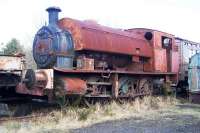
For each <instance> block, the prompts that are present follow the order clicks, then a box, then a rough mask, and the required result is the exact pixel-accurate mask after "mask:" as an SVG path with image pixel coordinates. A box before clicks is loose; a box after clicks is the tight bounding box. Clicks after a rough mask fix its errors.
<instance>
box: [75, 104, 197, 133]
mask: <svg viewBox="0 0 200 133" xmlns="http://www.w3.org/2000/svg"><path fill="white" fill-rule="evenodd" d="M179 106H180V109H181V110H182V111H185V110H188V109H189V110H190V109H194V110H195V111H198V112H200V106H199V105H192V104H188V105H179ZM161 113H162V112H161ZM163 113H165V112H163ZM161 116H162V114H158V116H157V117H155V118H150V119H149V118H147V119H144V118H130V119H124V120H120V121H109V122H105V123H99V124H95V125H92V126H90V127H86V128H80V129H74V130H71V132H72V133H200V118H199V117H195V115H194V114H191V115H188V114H181V113H175V114H174V113H172V115H171V113H168V114H167V115H164V116H162V117H161Z"/></svg>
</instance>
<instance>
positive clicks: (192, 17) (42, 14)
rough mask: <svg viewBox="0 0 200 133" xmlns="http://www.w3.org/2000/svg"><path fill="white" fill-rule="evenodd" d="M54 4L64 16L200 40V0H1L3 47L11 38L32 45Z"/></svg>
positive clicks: (0, 34)
mask: <svg viewBox="0 0 200 133" xmlns="http://www.w3.org/2000/svg"><path fill="white" fill-rule="evenodd" d="M50 6H58V7H60V8H61V9H62V12H61V13H60V14H59V17H60V18H63V17H70V18H74V19H79V20H95V21H96V22H98V23H99V24H102V25H105V26H110V27H114V28H120V29H129V28H152V29H157V30H161V31H164V32H167V33H171V34H174V35H175V36H177V37H181V38H185V39H189V40H191V41H195V42H200V8H199V7H200V0H0V17H1V19H0V48H1V47H3V46H4V45H5V44H6V43H7V42H8V41H9V40H11V38H17V39H18V40H19V41H20V43H21V44H22V45H24V46H25V47H32V41H33V39H34V35H35V33H36V32H37V30H38V29H39V28H40V27H41V26H43V25H44V24H45V23H47V22H48V14H47V12H46V11H45V9H46V8H48V7H50ZM2 43H3V45H2Z"/></svg>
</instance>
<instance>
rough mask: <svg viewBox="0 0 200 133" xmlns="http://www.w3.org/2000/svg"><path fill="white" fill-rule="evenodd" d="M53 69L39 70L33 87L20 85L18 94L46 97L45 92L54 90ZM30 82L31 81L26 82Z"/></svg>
mask: <svg viewBox="0 0 200 133" xmlns="http://www.w3.org/2000/svg"><path fill="white" fill-rule="evenodd" d="M53 78H54V77H53V69H38V70H36V71H35V80H34V81H31V82H34V83H33V85H32V86H31V87H30V88H28V87H27V86H26V84H25V83H19V84H18V86H17V87H16V92H17V93H21V94H30V95H36V96H44V95H45V94H44V91H45V90H52V89H53ZM26 82H29V81H26Z"/></svg>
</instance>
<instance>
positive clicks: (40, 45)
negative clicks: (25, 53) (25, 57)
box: [33, 7, 73, 68]
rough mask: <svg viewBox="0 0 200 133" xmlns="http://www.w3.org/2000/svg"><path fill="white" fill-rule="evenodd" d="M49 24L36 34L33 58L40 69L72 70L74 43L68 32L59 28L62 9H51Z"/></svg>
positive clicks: (49, 11)
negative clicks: (62, 68) (59, 14)
mask: <svg viewBox="0 0 200 133" xmlns="http://www.w3.org/2000/svg"><path fill="white" fill-rule="evenodd" d="M46 11H47V12H48V13H49V24H48V26H43V27H42V28H41V29H39V31H38V32H37V33H36V35H35V38H34V42H33V57H34V60H35V62H36V64H37V66H38V68H51V67H53V66H56V67H65V68H70V67H71V65H72V63H71V62H72V61H71V60H72V59H71V57H72V56H73V41H72V37H71V35H70V33H69V32H68V31H66V30H65V31H64V30H61V29H60V28H59V27H58V26H57V22H58V13H59V12H61V9H60V8H58V7H50V8H48V9H46Z"/></svg>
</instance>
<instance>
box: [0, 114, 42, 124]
mask: <svg viewBox="0 0 200 133" xmlns="http://www.w3.org/2000/svg"><path fill="white" fill-rule="evenodd" d="M38 117H41V115H31V116H20V117H5V118H0V123H3V122H8V121H21V120H25V121H28V120H31V119H34V118H38Z"/></svg>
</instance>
